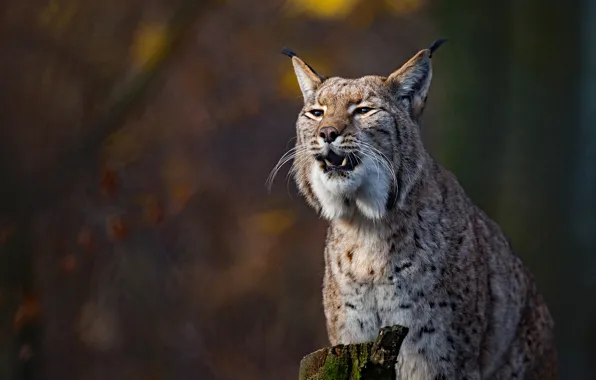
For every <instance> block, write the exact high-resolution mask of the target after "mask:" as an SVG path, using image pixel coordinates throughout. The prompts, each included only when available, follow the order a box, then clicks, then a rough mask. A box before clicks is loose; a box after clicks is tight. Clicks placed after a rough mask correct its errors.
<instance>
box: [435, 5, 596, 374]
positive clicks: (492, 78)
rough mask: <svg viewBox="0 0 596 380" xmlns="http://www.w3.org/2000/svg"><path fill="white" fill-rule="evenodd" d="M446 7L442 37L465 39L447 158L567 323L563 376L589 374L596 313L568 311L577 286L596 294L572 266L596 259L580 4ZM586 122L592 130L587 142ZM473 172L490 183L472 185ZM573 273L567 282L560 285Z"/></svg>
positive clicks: (449, 111)
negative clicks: (581, 229) (589, 336)
mask: <svg viewBox="0 0 596 380" xmlns="http://www.w3.org/2000/svg"><path fill="white" fill-rule="evenodd" d="M587 3H589V2H586V4H587ZM590 6H591V5H590ZM436 10H437V12H436V16H437V18H438V20H439V25H441V26H442V27H443V28H444V30H445V31H443V30H441V33H445V34H447V35H448V36H449V37H451V38H452V40H453V41H452V45H457V48H456V49H453V50H452V51H450V52H449V54H445V56H451V58H450V61H448V62H447V70H448V72H447V73H446V74H445V76H447V77H448V78H449V82H448V83H447V89H446V91H448V92H449V96H446V97H445V99H446V102H445V104H443V107H444V110H443V113H444V114H445V116H446V117H445V118H444V119H445V120H446V126H445V128H446V130H445V135H447V136H448V135H451V137H449V138H445V139H443V140H441V141H443V142H444V147H443V151H442V152H441V153H442V157H441V159H442V161H443V163H445V164H446V166H447V167H448V168H449V169H451V170H453V171H454V172H455V174H456V175H457V176H458V178H459V179H460V181H461V182H462V184H463V186H464V187H465V188H466V190H467V192H468V194H469V195H470V196H471V197H472V199H473V200H474V201H475V202H476V203H478V204H479V205H480V206H481V207H482V208H483V209H485V210H486V211H487V212H488V213H489V214H490V215H491V216H492V217H494V218H495V219H496V220H497V221H498V222H499V223H500V224H501V226H502V227H503V229H504V231H505V232H506V233H507V234H508V236H509V237H510V238H511V240H512V242H513V246H514V248H515V249H516V250H517V253H518V254H519V255H520V256H522V258H523V259H524V261H525V263H526V264H527V265H528V267H530V268H531V269H532V271H533V273H534V275H535V277H536V280H537V282H538V285H539V287H540V289H541V291H542V292H543V294H544V295H545V297H546V299H547V302H548V304H549V308H550V310H551V312H552V314H553V316H554V318H555V321H556V326H557V339H558V344H559V348H560V351H561V353H563V356H562V357H561V358H560V362H562V365H561V378H581V377H583V376H582V374H583V375H585V374H586V373H590V372H589V371H588V368H587V367H586V366H587V365H588V362H586V361H584V362H583V363H581V361H582V359H581V358H582V355H579V354H578V353H579V352H584V356H583V357H584V358H586V357H587V356H586V355H585V353H586V352H589V351H588V350H589V349H588V347H585V346H582V343H581V342H582V341H581V340H580V338H581V333H582V332H583V333H585V332H586V329H587V328H588V321H589V320H590V319H589V318H590V316H591V315H593V314H584V312H582V313H570V312H569V311H570V310H571V308H572V306H571V305H572V304H573V303H576V302H577V301H579V300H580V299H581V297H580V296H577V297H574V295H577V294H578V293H577V292H576V291H577V289H581V290H583V291H587V290H588V289H587V288H586V287H585V286H583V287H582V286H581V285H580V284H579V283H574V284H571V283H569V280H571V279H574V278H575V279H576V281H580V279H579V278H578V277H577V276H574V275H573V273H572V272H573V271H574V270H576V269H577V268H579V267H582V265H584V266H585V265H586V263H585V262H583V263H582V256H581V255H580V251H581V249H582V248H580V247H578V244H577V243H578V241H576V240H574V239H573V236H572V231H573V228H577V226H578V225H582V226H586V225H590V224H589V223H588V222H589V221H588V220H587V219H589V218H592V219H591V220H592V223H593V213H592V212H586V207H588V205H589V204H590V202H592V203H593V197H594V192H593V190H594V183H593V178H594V177H593V176H590V177H587V176H585V174H582V173H585V170H588V166H589V165H593V158H592V157H593V154H594V153H593V151H592V153H590V154H591V155H590V154H585V153H581V152H585V148H586V147H587V146H582V145H583V144H587V143H588V142H589V138H588V136H587V135H586V134H587V133H588V127H587V126H588V125H591V126H593V125H594V121H595V120H594V113H593V112H592V113H584V114H583V115H584V120H583V122H581V123H580V114H581V105H582V102H581V101H580V96H579V94H580V89H579V87H578V84H579V83H580V82H581V81H582V77H581V74H582V72H581V70H580V46H579V41H580V25H581V20H580V13H581V11H582V10H581V8H580V4H579V2H578V1H570V2H569V1H568V2H559V1H554V0H548V1H542V0H523V1H509V2H508V1H499V2H474V1H468V0H461V1H457V2H447V1H443V2H440V5H439V6H437V8H436ZM586 11H587V9H586ZM593 14H594V13H593V12H592V13H591V15H593ZM585 23H586V24H590V23H591V21H585ZM452 33H455V34H452ZM450 34H451V35H450ZM594 34H596V33H594V32H593V31H592V37H591V38H592V44H594V41H595V40H596V39H595V38H594ZM592 46H593V45H592ZM464 51H467V52H468V53H467V54H466V53H464ZM583 51H589V47H587V46H586V47H585V49H583ZM471 54H474V55H473V56H471ZM589 54H593V53H589ZM442 59H446V58H442ZM588 59H591V60H592V61H588V62H593V59H594V57H593V56H591V57H589V58H588ZM439 62H440V61H439V60H437V65H439V64H440V63H439ZM470 62H471V63H470ZM585 67H589V70H591V71H592V73H591V75H592V81H591V82H590V84H588V85H587V87H586V89H585V91H584V96H585V99H584V102H583V104H585V105H586V106H585V107H588V103H589V102H590V101H591V104H593V101H594V99H595V97H596V94H593V92H594V91H595V88H594V77H596V75H595V73H594V72H593V70H594V65H593V64H592V66H591V67H590V64H589V63H588V64H586V65H585ZM590 91H591V92H592V93H589V92H590ZM581 125H584V136H583V137H582V138H580V139H578V133H579V132H580V126H581ZM591 133H593V128H592V132H591ZM591 138H592V139H594V136H592V137H591ZM588 155H590V157H588ZM578 165H579V167H581V169H580V170H579V171H580V172H581V173H578V174H577V175H576V178H575V181H574V178H573V175H574V174H575V173H573V172H572V171H571V170H570V168H574V167H578ZM592 168H593V166H592ZM473 178H482V179H483V180H482V181H481V182H479V183H473V182H472V179H473ZM589 181H592V182H589ZM588 182H589V183H588ZM578 189H582V190H578ZM588 189H592V190H588ZM580 193H581V194H580ZM481 194H484V197H483V198H481V197H480V195H481ZM578 198H581V199H582V201H580V202H579V203H578V204H577V205H576V207H574V204H573V202H572V201H571V200H572V199H578ZM592 209H593V208H592ZM573 221H577V222H576V223H573ZM588 235H590V238H586V239H584V241H583V250H584V252H585V253H586V254H587V249H588V247H590V246H592V247H593V246H594V242H593V239H594V238H593V230H592V231H591V234H588ZM590 239H591V241H588V240H590ZM586 256H587V255H586ZM583 261H585V260H583ZM563 278H565V279H566V280H567V283H565V284H564V287H561V284H562V283H563V282H562V281H561V280H562V279H563ZM571 281H573V280H571ZM584 294H588V293H584ZM574 314H582V315H583V317H579V316H577V317H576V316H574ZM578 318H582V321H583V322H584V323H579V324H578V323H577V322H578V321H579V320H578ZM573 326H576V327H573ZM573 330H575V333H573ZM584 341H585V340H584ZM574 347H575V349H574ZM571 356H572V357H571ZM592 372H593V371H592Z"/></svg>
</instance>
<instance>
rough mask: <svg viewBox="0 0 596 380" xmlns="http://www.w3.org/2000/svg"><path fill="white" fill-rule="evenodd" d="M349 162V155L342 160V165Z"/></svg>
mask: <svg viewBox="0 0 596 380" xmlns="http://www.w3.org/2000/svg"><path fill="white" fill-rule="evenodd" d="M347 164H348V157H344V160H343V161H342V162H341V166H346V165H347Z"/></svg>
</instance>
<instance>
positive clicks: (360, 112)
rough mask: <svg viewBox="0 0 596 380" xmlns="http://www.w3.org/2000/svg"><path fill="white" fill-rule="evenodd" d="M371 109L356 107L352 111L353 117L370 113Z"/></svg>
mask: <svg viewBox="0 0 596 380" xmlns="http://www.w3.org/2000/svg"><path fill="white" fill-rule="evenodd" d="M372 110H373V109H372V108H371V107H358V108H356V109H355V110H354V115H364V114H367V113H369V112H370V111H372Z"/></svg>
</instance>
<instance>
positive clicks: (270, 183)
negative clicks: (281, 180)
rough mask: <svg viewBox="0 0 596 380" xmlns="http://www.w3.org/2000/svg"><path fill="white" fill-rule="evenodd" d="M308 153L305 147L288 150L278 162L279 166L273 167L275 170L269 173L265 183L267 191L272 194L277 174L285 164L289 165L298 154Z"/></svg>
mask: <svg viewBox="0 0 596 380" xmlns="http://www.w3.org/2000/svg"><path fill="white" fill-rule="evenodd" d="M306 151H307V150H306V148H305V147H303V146H297V147H294V148H292V149H290V150H288V151H287V152H286V153H284V154H283V155H282V156H281V158H280V159H279V160H278V161H277V164H275V166H274V167H273V169H272V170H271V172H270V173H269V176H268V177H267V180H266V181H265V185H266V186H267V190H268V191H269V192H271V188H272V186H273V181H274V180H275V177H276V176H277V173H278V172H279V170H280V169H281V168H282V167H283V166H284V165H285V164H287V163H288V162H290V161H291V160H292V159H294V158H295V157H296V155H297V154H299V153H303V152H306Z"/></svg>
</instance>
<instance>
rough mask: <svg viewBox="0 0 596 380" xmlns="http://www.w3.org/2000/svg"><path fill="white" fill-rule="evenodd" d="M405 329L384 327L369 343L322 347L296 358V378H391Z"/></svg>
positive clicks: (367, 379)
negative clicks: (298, 371) (297, 362)
mask: <svg viewBox="0 0 596 380" xmlns="http://www.w3.org/2000/svg"><path fill="white" fill-rule="evenodd" d="M407 333H408V329H407V328H406V327H402V326H393V327H385V328H383V329H381V331H380V332H379V336H378V337H377V340H376V341H374V342H369V343H362V344H350V345H338V346H334V347H330V348H323V349H321V350H318V351H315V352H313V353H312V354H309V355H307V356H305V357H304V358H303V359H302V361H301V362H300V375H299V379H300V380H392V379H393V378H394V376H395V361H396V360H397V355H398V353H399V348H400V347H401V344H402V342H403V340H404V338H405V337H406V334H407Z"/></svg>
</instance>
